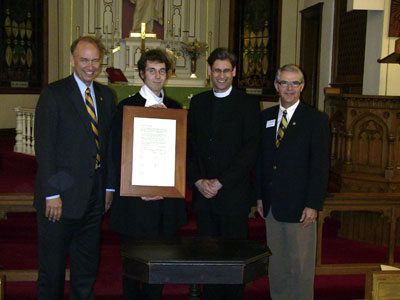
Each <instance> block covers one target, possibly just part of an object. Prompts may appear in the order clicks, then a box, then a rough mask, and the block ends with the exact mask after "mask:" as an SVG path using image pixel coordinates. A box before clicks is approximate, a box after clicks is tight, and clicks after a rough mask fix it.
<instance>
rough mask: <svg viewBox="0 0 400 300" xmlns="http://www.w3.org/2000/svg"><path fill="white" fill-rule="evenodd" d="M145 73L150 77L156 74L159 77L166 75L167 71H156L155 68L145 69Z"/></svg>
mask: <svg viewBox="0 0 400 300" xmlns="http://www.w3.org/2000/svg"><path fill="white" fill-rule="evenodd" d="M146 71H147V72H149V73H150V74H151V75H155V74H156V73H157V72H158V74H160V75H165V74H167V71H166V70H165V69H159V70H157V69H156V68H146Z"/></svg>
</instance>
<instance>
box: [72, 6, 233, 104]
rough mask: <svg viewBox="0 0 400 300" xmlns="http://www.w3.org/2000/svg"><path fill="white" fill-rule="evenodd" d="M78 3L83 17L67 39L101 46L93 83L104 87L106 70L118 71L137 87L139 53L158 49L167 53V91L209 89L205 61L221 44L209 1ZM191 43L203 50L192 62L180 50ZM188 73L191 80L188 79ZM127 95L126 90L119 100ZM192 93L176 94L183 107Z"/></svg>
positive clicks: (106, 80)
mask: <svg viewBox="0 0 400 300" xmlns="http://www.w3.org/2000/svg"><path fill="white" fill-rule="evenodd" d="M77 5H79V6H82V10H83V15H82V17H83V19H82V23H81V25H78V26H76V28H75V34H72V35H76V37H79V36H84V35H92V36H93V35H94V36H96V37H97V38H99V39H100V40H101V42H102V43H103V45H104V58H103V62H102V71H101V73H100V74H99V76H98V77H97V79H96V80H97V81H99V82H101V83H103V84H109V79H108V76H107V72H106V69H107V68H116V69H120V70H121V71H122V73H123V74H124V75H125V77H126V78H127V80H128V84H129V85H130V86H141V85H142V80H141V79H140V77H139V74H138V69H137V62H138V60H139V59H140V57H141V54H142V52H143V51H147V50H149V49H155V48H160V49H163V50H165V51H166V52H167V54H168V56H169V58H170V60H171V62H172V70H171V74H170V76H169V77H170V78H169V80H168V82H167V84H166V86H167V90H168V93H170V92H169V87H194V88H204V87H206V86H207V85H208V81H209V80H208V75H207V61H206V58H207V57H208V55H209V53H210V51H212V50H213V49H214V48H215V47H216V46H223V45H218V39H217V37H216V36H215V35H214V32H213V30H214V29H215V28H217V25H218V24H217V22H216V21H217V20H216V19H215V18H211V16H212V14H214V12H213V8H212V7H211V6H210V7H209V5H208V2H207V3H205V2H204V1H201V0H179V1H177V0H143V1H142V0H141V1H138V0H136V1H131V0H108V1H100V0H88V1H82V2H81V3H79V4H77ZM74 23H75V22H74ZM76 23H80V22H76ZM138 24H143V25H144V28H145V30H143V25H142V28H139V27H138ZM72 26H74V25H72ZM76 37H75V36H73V37H72V38H73V39H74V38H76ZM194 42H196V43H202V44H203V45H207V47H206V50H205V51H204V52H203V53H202V54H201V55H200V56H199V57H197V58H196V59H195V61H194V62H193V57H191V56H190V55H189V54H188V53H187V52H185V50H184V46H185V45H187V44H188V43H194ZM225 46H226V45H225ZM193 65H195V68H194V69H195V70H194V71H193ZM193 73H195V76H192V75H193ZM193 77H195V78H193ZM116 89H117V90H119V89H120V88H119V87H117V88H116ZM122 89H123V90H124V88H122ZM127 89H128V90H130V88H127ZM135 90H136V89H135V88H134V91H135ZM171 91H172V90H171ZM118 93H119V92H118ZM129 94H131V92H128V94H126V93H125V94H124V96H125V95H129ZM191 94H193V93H192V92H188V93H186V92H185V95H184V96H179V99H182V101H183V103H184V105H186V104H187V103H188V101H187V97H189V96H190V95H191ZM168 96H170V95H168ZM183 97H184V98H183ZM118 98H119V95H118ZM172 98H174V97H172ZM179 99H176V100H179ZM182 101H180V102H182Z"/></svg>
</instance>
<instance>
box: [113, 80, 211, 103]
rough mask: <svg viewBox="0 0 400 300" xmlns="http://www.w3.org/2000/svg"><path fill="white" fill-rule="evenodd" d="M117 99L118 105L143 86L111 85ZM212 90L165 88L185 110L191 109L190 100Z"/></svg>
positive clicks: (167, 94) (169, 95)
mask: <svg viewBox="0 0 400 300" xmlns="http://www.w3.org/2000/svg"><path fill="white" fill-rule="evenodd" d="M108 86H109V87H110V88H111V89H112V90H113V91H114V93H115V95H116V97H117V103H119V102H120V101H121V100H123V99H125V98H127V97H129V96H132V95H133V94H135V93H136V92H138V91H139V90H140V88H141V86H133V85H122V84H110V85H108ZM210 89H211V88H204V87H164V92H165V95H166V96H167V97H169V98H171V99H174V100H175V101H177V102H179V103H180V104H182V106H183V108H189V103H190V99H191V98H192V97H193V96H194V95H197V94H199V93H201V92H204V91H208V90H210Z"/></svg>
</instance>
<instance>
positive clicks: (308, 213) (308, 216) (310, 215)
mask: <svg viewBox="0 0 400 300" xmlns="http://www.w3.org/2000/svg"><path fill="white" fill-rule="evenodd" d="M317 216H318V212H317V210H315V209H313V208H308V207H306V208H304V210H303V213H302V214H301V219H300V222H301V223H303V225H302V227H303V228H306V227H307V226H309V225H310V224H311V223H313V222H315V220H316V219H317Z"/></svg>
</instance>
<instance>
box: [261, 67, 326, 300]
mask: <svg viewBox="0 0 400 300" xmlns="http://www.w3.org/2000/svg"><path fill="white" fill-rule="evenodd" d="M275 88H276V90H277V91H278V93H279V95H280V99H279V102H280V104H279V105H277V106H274V107H271V108H268V109H266V110H265V111H263V112H262V115H261V127H262V128H261V130H262V131H261V142H260V149H261V150H260V155H259V160H258V163H257V168H256V196H257V199H259V200H258V201H257V202H258V203H257V204H258V205H257V208H258V212H259V213H260V214H261V215H262V216H263V217H266V226H267V242H268V246H269V247H270V249H271V251H272V256H271V257H270V259H269V268H268V274H269V281H270V292H271V298H272V299H273V300H294V299H296V300H310V299H313V287H314V272H315V252H316V223H315V220H316V218H317V215H318V211H319V210H321V209H322V204H323V201H324V198H325V194H326V187H327V181H328V171H329V143H330V133H329V124H328V120H327V117H326V115H325V114H323V113H321V112H318V111H317V110H315V109H313V108H311V107H308V106H307V105H305V104H303V103H301V102H300V94H301V92H302V90H303V88H304V76H303V73H302V71H301V70H300V68H299V67H298V66H296V65H285V66H283V67H282V68H280V69H279V70H278V72H277V74H276V77H275Z"/></svg>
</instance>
